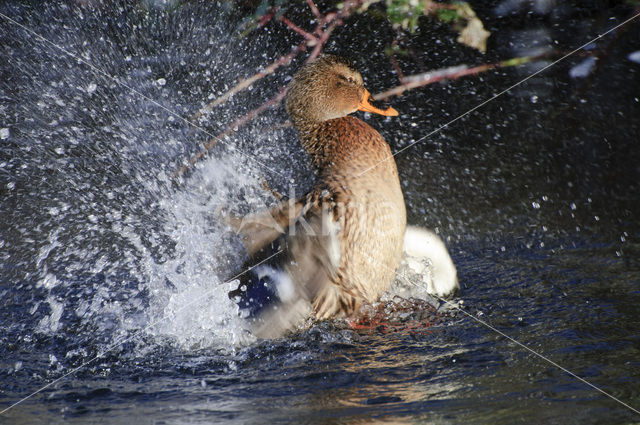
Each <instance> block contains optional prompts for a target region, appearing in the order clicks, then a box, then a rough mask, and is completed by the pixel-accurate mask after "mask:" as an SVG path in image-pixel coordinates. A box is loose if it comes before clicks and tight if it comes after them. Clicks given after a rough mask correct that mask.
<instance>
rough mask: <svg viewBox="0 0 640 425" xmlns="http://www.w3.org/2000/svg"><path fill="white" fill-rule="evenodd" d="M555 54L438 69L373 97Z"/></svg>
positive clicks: (385, 97)
mask: <svg viewBox="0 0 640 425" xmlns="http://www.w3.org/2000/svg"><path fill="white" fill-rule="evenodd" d="M555 54H558V52H552V53H544V54H541V55H537V56H523V57H519V58H513V59H508V60H505V61H501V62H498V63H492V64H482V65H478V66H474V67H468V66H467V65H459V66H453V67H450V68H444V69H438V70H435V71H428V72H423V73H421V74H415V75H409V76H407V77H404V81H403V83H402V84H400V85H399V86H396V87H393V88H391V89H389V90H386V91H384V92H382V93H378V94H376V95H374V96H373V97H374V98H375V99H376V100H384V99H388V98H390V97H391V96H400V95H402V93H404V92H405V91H407V90H411V89H415V88H417V87H422V86H426V85H428V84H433V83H436V82H438V81H443V80H456V79H458V78H461V77H465V76H468V75H476V74H480V73H481V72H486V71H488V70H490V69H496V68H506V67H509V66H518V65H522V64H525V63H529V62H533V61H536V60H540V59H544V58H548V57H550V56H553V55H555Z"/></svg>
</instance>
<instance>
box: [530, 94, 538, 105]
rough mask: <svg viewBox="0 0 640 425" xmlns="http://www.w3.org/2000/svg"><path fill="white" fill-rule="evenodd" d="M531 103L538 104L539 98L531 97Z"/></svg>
mask: <svg viewBox="0 0 640 425" xmlns="http://www.w3.org/2000/svg"><path fill="white" fill-rule="evenodd" d="M531 103H538V96H536V95H535V94H534V95H533V96H531Z"/></svg>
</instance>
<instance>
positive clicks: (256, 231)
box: [224, 197, 306, 257]
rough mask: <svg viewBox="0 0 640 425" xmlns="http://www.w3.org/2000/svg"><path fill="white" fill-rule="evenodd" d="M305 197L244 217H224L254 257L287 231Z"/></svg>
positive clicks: (227, 214)
mask: <svg viewBox="0 0 640 425" xmlns="http://www.w3.org/2000/svg"><path fill="white" fill-rule="evenodd" d="M305 199H306V198H305V197H300V198H296V199H289V200H288V201H285V202H282V203H280V204H278V205H276V206H275V207H273V208H270V209H268V210H265V211H260V212H257V213H254V214H249V215H246V216H244V217H238V216H236V215H233V214H231V213H226V215H225V218H224V219H225V221H226V223H227V224H228V225H229V226H230V227H231V228H232V229H233V230H234V231H235V232H236V233H237V234H239V235H240V237H241V240H242V244H243V245H244V247H245V249H246V250H247V254H248V255H249V257H252V256H254V255H256V253H258V252H259V251H261V250H263V249H264V248H265V247H266V246H267V245H269V244H271V243H273V242H274V241H275V240H276V239H277V238H278V237H280V236H281V235H283V234H284V233H285V232H286V231H287V229H288V228H289V226H290V225H291V223H294V222H295V220H296V218H297V217H298V215H299V214H300V212H301V211H302V209H303V207H304V204H305Z"/></svg>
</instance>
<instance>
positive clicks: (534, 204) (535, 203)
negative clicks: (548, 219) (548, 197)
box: [531, 201, 540, 210]
mask: <svg viewBox="0 0 640 425" xmlns="http://www.w3.org/2000/svg"><path fill="white" fill-rule="evenodd" d="M531 206H532V207H533V208H534V209H536V210H539V209H540V204H539V203H538V202H536V201H533V202H532V203H531Z"/></svg>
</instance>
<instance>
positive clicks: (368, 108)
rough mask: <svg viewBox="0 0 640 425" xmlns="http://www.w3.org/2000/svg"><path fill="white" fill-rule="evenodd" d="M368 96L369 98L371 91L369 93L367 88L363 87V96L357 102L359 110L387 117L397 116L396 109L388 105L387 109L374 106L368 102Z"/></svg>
mask: <svg viewBox="0 0 640 425" xmlns="http://www.w3.org/2000/svg"><path fill="white" fill-rule="evenodd" d="M369 98H371V93H369V90H367V89H364V96H363V97H362V100H361V101H360V103H359V104H358V110H359V111H365V112H373V113H374V114H380V115H384V116H387V117H397V116H398V111H396V110H395V109H393V108H392V107H391V106H389V107H388V108H387V109H380V108H376V107H375V106H373V105H372V104H371V103H369Z"/></svg>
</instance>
